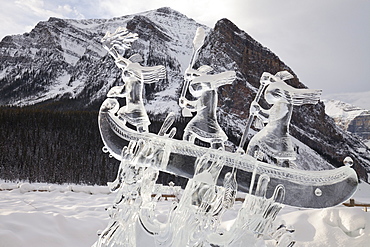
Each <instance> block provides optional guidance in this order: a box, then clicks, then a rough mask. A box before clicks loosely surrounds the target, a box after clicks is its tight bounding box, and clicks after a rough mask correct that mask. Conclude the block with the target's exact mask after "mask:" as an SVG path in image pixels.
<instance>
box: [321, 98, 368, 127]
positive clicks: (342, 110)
mask: <svg viewBox="0 0 370 247" xmlns="http://www.w3.org/2000/svg"><path fill="white" fill-rule="evenodd" d="M323 102H324V104H325V113H326V114H328V115H329V116H331V117H332V118H334V120H335V122H336V124H338V126H340V127H341V128H343V129H344V130H347V128H348V125H349V124H350V122H351V121H352V120H353V119H355V118H356V117H357V116H359V115H363V114H369V111H368V110H365V109H363V108H360V107H357V106H354V105H352V104H349V103H345V102H343V101H339V100H333V99H331V100H323Z"/></svg>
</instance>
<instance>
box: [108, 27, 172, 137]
mask: <svg viewBox="0 0 370 247" xmlns="http://www.w3.org/2000/svg"><path fill="white" fill-rule="evenodd" d="M137 38H138V37H137V34H133V33H130V32H129V31H128V30H127V29H126V28H121V27H120V28H118V29H117V30H116V31H115V32H114V33H113V34H110V33H109V32H107V33H106V35H105V36H104V38H103V39H102V42H103V46H104V48H105V49H106V50H107V51H108V52H109V54H111V55H112V56H113V58H114V60H115V63H116V65H117V67H118V68H120V69H121V70H122V81H123V83H124V85H123V86H115V87H112V89H110V91H109V92H108V95H107V96H108V97H117V98H124V99H125V100H126V105H125V106H123V107H121V108H120V109H119V110H118V112H117V115H118V116H119V118H120V119H122V120H123V121H124V123H126V122H127V123H129V124H131V125H133V126H135V127H136V128H137V130H138V131H139V132H144V131H146V132H147V131H148V126H149V125H150V120H149V117H148V114H147V113H146V110H145V107H144V102H143V96H142V93H143V85H144V83H146V84H149V83H155V82H157V81H159V80H161V79H165V78H166V70H165V68H164V66H154V67H143V66H141V65H140V64H139V63H138V62H141V61H142V58H141V56H140V55H139V54H134V55H132V56H130V57H129V58H128V59H127V58H124V57H123V55H122V53H123V54H124V53H125V51H126V50H127V49H129V48H130V46H131V43H132V42H133V41H135V40H136V39H137Z"/></svg>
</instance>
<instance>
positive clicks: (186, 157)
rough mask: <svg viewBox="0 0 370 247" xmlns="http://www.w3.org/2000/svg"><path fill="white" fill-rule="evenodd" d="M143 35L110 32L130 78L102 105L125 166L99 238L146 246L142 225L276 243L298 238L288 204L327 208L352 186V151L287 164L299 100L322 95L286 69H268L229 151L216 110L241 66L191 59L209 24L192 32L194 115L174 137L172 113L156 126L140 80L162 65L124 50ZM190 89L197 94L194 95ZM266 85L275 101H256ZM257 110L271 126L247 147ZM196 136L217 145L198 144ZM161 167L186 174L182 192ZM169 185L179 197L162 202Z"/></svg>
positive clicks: (183, 235)
mask: <svg viewBox="0 0 370 247" xmlns="http://www.w3.org/2000/svg"><path fill="white" fill-rule="evenodd" d="M135 39H137V35H136V34H133V33H130V32H129V31H127V30H126V29H123V28H119V29H118V30H117V31H116V32H115V33H114V34H109V33H108V34H107V35H106V36H105V37H104V39H103V45H104V46H105V47H106V49H107V50H108V51H109V52H110V54H111V55H112V56H113V57H114V59H115V62H116V65H117V66H118V67H119V68H120V69H122V74H123V76H122V79H123V81H124V85H123V86H116V87H113V88H112V89H111V90H110V91H109V92H108V95H107V96H108V98H107V99H106V100H105V101H104V102H103V103H102V105H101V108H100V111H99V117H98V122H99V130H100V134H101V137H102V140H103V143H104V148H103V151H104V152H107V153H109V154H110V155H111V156H112V157H114V158H116V159H117V160H120V166H119V170H118V174H117V178H116V179H115V181H113V182H112V183H110V184H109V187H110V189H111V191H112V192H113V193H115V194H116V199H115V201H114V202H113V205H112V207H110V208H109V214H110V218H111V221H110V223H109V224H108V226H107V227H106V229H104V230H103V231H102V233H101V234H100V236H99V239H98V240H97V242H96V243H95V244H94V247H103V246H104V247H113V246H125V247H130V246H139V245H140V241H139V240H140V238H137V236H139V235H140V236H143V235H142V233H143V232H145V233H147V235H149V236H151V237H150V240H151V241H152V244H151V246H167V247H170V246H171V247H183V246H199V247H200V246H225V247H229V246H230V247H231V246H264V243H265V240H268V239H270V240H272V241H273V243H274V245H275V246H280V247H283V246H284V247H291V246H293V245H294V240H293V239H292V234H291V233H292V232H293V230H291V229H289V228H287V227H286V226H285V225H284V224H276V222H275V218H276V216H277V214H278V213H279V211H280V210H281V208H282V207H283V206H284V205H290V206H295V207H301V208H326V207H331V206H334V205H338V204H340V203H342V202H343V201H345V200H347V199H348V198H349V197H350V196H351V195H352V194H353V193H354V191H355V190H356V187H357V176H356V173H355V172H354V170H353V169H352V168H351V165H352V164H353V161H352V160H350V159H346V160H345V164H346V165H345V166H343V167H340V168H338V169H333V170H328V171H304V170H299V169H293V168H292V167H289V166H288V165H285V164H286V163H287V162H288V163H289V164H291V162H293V161H294V152H293V148H292V145H291V141H290V136H289V122H290V118H291V114H292V108H293V106H295V105H301V104H315V103H316V102H317V101H318V97H319V95H320V91H317V90H310V89H295V88H293V87H291V86H289V85H287V84H286V83H285V82H284V81H285V80H287V79H290V78H292V75H291V74H290V73H288V72H285V71H282V72H278V73H277V74H275V75H272V74H270V73H267V72H265V73H263V75H262V77H261V81H260V82H261V87H260V89H259V90H258V93H257V95H256V98H255V100H254V102H252V104H251V109H250V118H249V119H248V123H247V126H246V129H245V132H244V134H243V136H242V138H241V141H240V144H239V149H238V150H237V151H235V152H230V151H226V150H225V149H224V148H223V143H224V141H225V140H227V136H226V135H225V133H224V132H223V130H222V129H221V128H220V126H219V124H218V123H217V120H216V110H217V109H216V108H217V88H218V87H219V86H222V85H225V84H228V83H231V82H232V81H233V80H234V78H235V72H231V71H227V72H223V73H219V74H211V73H210V72H211V70H212V68H211V67H210V66H206V65H202V66H200V67H199V68H198V69H194V68H193V66H194V61H195V60H196V57H197V54H198V52H199V49H200V48H201V46H202V44H203V40H204V30H202V29H199V30H198V31H197V34H196V37H195V39H194V42H193V45H194V53H193V56H192V58H191V62H190V64H189V67H188V68H187V70H186V71H185V77H184V85H183V91H182V92H181V95H180V98H179V105H180V107H181V108H182V109H183V112H182V113H183V116H193V115H192V114H191V112H194V113H195V116H194V117H193V118H192V119H191V120H190V122H189V123H188V125H187V126H186V127H185V129H184V136H183V138H182V139H181V140H179V139H174V138H173V137H174V136H175V133H176V128H175V127H172V125H173V124H174V122H175V119H176V115H175V114H174V113H170V114H168V116H167V118H166V119H165V120H164V122H163V124H162V127H161V129H160V130H159V132H158V133H150V132H149V131H148V125H149V124H150V121H149V118H148V115H147V114H146V112H145V107H144V103H143V98H142V86H143V83H152V82H155V81H157V80H159V79H163V78H164V68H163V67H162V66H154V67H144V66H142V65H140V64H139V59H138V56H137V55H134V56H133V57H132V56H131V57H130V58H128V59H126V58H124V57H123V56H122V55H121V54H120V51H122V50H123V51H125V50H126V49H128V48H130V45H131V43H132V42H133V41H134V40H135ZM188 91H189V93H190V95H189V97H191V96H192V97H194V98H195V99H192V100H188V98H187V97H188V96H187V93H188ZM262 95H264V97H265V99H266V101H267V102H268V103H270V104H271V105H272V106H271V108H270V109H268V110H266V109H263V108H262V107H261V106H260V105H259V104H258V101H259V100H260V98H261V97H262ZM120 98H125V99H126V104H125V105H123V106H121V105H120V103H121V102H120ZM189 113H190V115H189ZM255 118H257V119H260V120H261V121H262V122H263V123H264V124H265V126H263V125H264V124H263V125H262V130H261V131H260V132H258V133H257V134H256V135H255V136H254V137H253V138H252V139H251V141H250V143H249V146H248V148H247V151H246V152H244V150H243V146H244V143H245V142H246V140H247V136H248V131H249V128H250V126H251V124H252V122H253V121H254V119H255ZM127 123H130V124H131V125H133V126H135V127H136V129H133V128H131V127H130V126H128V124H127ZM196 139H199V140H200V141H203V142H208V143H209V146H210V147H209V148H207V147H204V146H199V145H196V143H195V140H196ZM159 172H167V173H172V174H175V175H178V176H182V177H184V178H187V179H188V180H187V183H186V185H185V186H184V187H185V188H184V189H181V188H180V187H179V188H177V191H179V193H176V196H173V195H171V193H174V187H173V185H172V186H170V187H169V186H166V185H161V184H157V183H156V182H157V178H158V174H159ZM168 195H170V196H173V197H175V198H176V200H173V201H172V203H170V202H166V203H164V202H162V199H163V198H165V197H166V196H168ZM166 198H167V197H166ZM237 199H238V200H241V201H243V202H242V203H239V202H237V201H238V200H237ZM163 205H166V206H167V207H166V209H163ZM231 210H232V211H234V212H235V211H236V213H234V215H235V217H234V218H232V219H231V220H230V221H227V222H226V221H225V215H227V213H228V212H230V211H231Z"/></svg>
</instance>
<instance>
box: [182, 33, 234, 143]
mask: <svg viewBox="0 0 370 247" xmlns="http://www.w3.org/2000/svg"><path fill="white" fill-rule="evenodd" d="M204 38H205V32H204V29H203V28H201V27H200V28H198V29H197V32H196V34H195V37H194V40H193V55H192V57H191V60H190V63H189V67H188V68H187V69H186V71H185V75H184V86H183V88H182V92H181V95H180V98H179V105H180V107H181V108H183V111H182V114H183V116H184V117H192V114H191V112H196V113H197V114H196V116H195V117H194V118H193V119H192V120H191V121H190V122H189V124H188V125H187V126H186V128H185V130H184V136H183V139H184V140H187V141H190V142H193V143H194V141H195V139H196V138H198V139H199V140H201V141H203V142H206V143H209V144H210V145H211V147H212V148H219V147H223V142H224V141H226V140H227V136H226V134H225V133H224V132H223V130H222V129H221V127H220V126H219V124H218V122H217V117H216V108H217V101H218V99H217V89H218V87H219V86H222V85H225V84H231V83H232V82H233V81H234V79H235V71H227V72H223V73H220V74H215V75H212V74H208V73H209V72H212V70H213V69H212V68H211V67H210V66H207V65H203V66H201V67H199V68H198V69H197V70H195V69H193V66H194V63H195V60H196V57H197V55H198V52H199V50H200V48H201V47H202V46H203V43H204ZM188 90H189V91H190V93H191V94H192V96H193V97H195V98H196V100H193V101H189V100H187V99H186V93H187V91H188Z"/></svg>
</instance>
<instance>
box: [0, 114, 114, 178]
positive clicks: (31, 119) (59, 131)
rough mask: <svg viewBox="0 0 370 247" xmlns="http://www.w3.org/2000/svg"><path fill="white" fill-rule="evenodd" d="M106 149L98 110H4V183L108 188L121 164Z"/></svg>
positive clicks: (0, 168) (0, 151)
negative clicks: (62, 184) (38, 183)
mask: <svg viewBox="0 0 370 247" xmlns="http://www.w3.org/2000/svg"><path fill="white" fill-rule="evenodd" d="M102 147H103V143H102V141H101V138H100V134H99V130H98V124H97V112H91V111H52V110H45V109H38V108H19V107H0V179H4V180H12V181H14V180H15V181H16V180H26V181H29V182H50V183H86V184H99V185H101V184H106V182H108V181H112V180H114V178H115V176H116V171H117V167H118V165H119V163H118V161H116V160H115V159H112V158H109V156H108V155H107V154H104V153H103V152H102Z"/></svg>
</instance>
